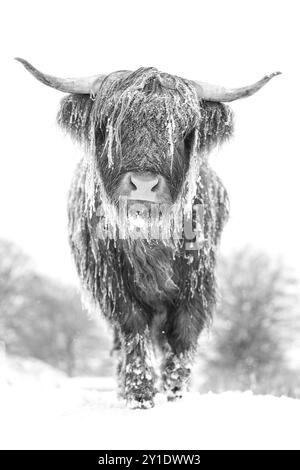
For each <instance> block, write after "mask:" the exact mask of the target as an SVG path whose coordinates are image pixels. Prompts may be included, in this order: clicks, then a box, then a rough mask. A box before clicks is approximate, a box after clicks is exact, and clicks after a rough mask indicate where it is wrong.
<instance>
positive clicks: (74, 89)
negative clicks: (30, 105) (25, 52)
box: [15, 57, 106, 94]
mask: <svg viewBox="0 0 300 470" xmlns="http://www.w3.org/2000/svg"><path fill="white" fill-rule="evenodd" d="M15 59H16V60H17V61H19V62H21V64H23V65H24V67H25V68H26V70H28V72H30V73H31V74H32V75H33V76H34V77H35V78H36V79H37V80H39V81H40V82H42V83H44V85H47V86H50V87H52V88H55V89H56V90H59V91H63V92H64V93H78V94H93V93H94V90H95V85H96V88H98V87H99V85H100V84H101V82H102V81H103V80H104V78H105V77H106V75H93V76H91V77H83V78H59V77H54V76H53V75H47V74H45V73H42V72H40V71H39V70H37V69H36V68H35V67H33V65H31V64H30V63H29V62H27V60H24V59H21V58H20V57H16V58H15Z"/></svg>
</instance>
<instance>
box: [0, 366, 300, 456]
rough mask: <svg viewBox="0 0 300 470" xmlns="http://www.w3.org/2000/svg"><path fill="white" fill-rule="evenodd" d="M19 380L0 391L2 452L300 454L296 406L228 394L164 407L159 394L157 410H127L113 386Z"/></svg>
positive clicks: (194, 396) (59, 378)
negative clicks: (282, 451)
mask: <svg viewBox="0 0 300 470" xmlns="http://www.w3.org/2000/svg"><path fill="white" fill-rule="evenodd" d="M52 372H53V371H52ZM22 374H23V375H24V370H23V372H22V373H20V374H19V376H18V378H17V379H16V377H15V378H14V379H13V378H12V377H10V380H8V381H6V383H4V384H3V385H2V387H1V390H0V393H1V402H0V414H1V428H0V448H2V449H16V448H17V449H199V450H201V449H248V448H249V449H265V448H268V449H299V448H300V438H299V432H298V423H299V422H300V401H299V400H295V399H291V398H286V397H281V398H276V397H273V396H254V395H252V393H251V392H246V393H239V392H227V393H222V394H219V395H217V394H213V393H208V394H205V395H200V394H198V393H189V394H187V395H186V396H185V398H184V399H183V400H182V401H180V402H177V403H168V402H166V401H165V398H164V397H163V396H162V395H158V396H157V400H156V407H155V408H153V409H151V410H142V411H141V410H133V411H132V410H127V409H126V408H125V407H124V403H122V402H119V401H118V400H117V397H116V394H115V392H114V389H115V384H114V381H113V380H112V379H107V380H103V379H94V378H76V379H68V378H66V377H65V376H64V375H63V374H60V373H58V375H55V374H54V376H53V381H52V382H50V380H48V379H49V375H48V379H47V380H46V381H43V380H36V377H35V378H34V377H33V378H31V379H30V378H28V376H27V379H26V380H23V381H22V380H21V375H22ZM26 375H28V370H27V373H26Z"/></svg>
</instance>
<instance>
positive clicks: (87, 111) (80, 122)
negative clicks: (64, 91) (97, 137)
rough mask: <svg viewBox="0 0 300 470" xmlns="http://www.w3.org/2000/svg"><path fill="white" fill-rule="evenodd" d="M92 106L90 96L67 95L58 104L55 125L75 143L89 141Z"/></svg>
mask: <svg viewBox="0 0 300 470" xmlns="http://www.w3.org/2000/svg"><path fill="white" fill-rule="evenodd" d="M92 106H93V100H92V99H91V98H90V96H89V95H80V94H72V95H67V96H65V97H64V98H63V99H62V101H61V103H60V109H59V112H58V114H57V123H58V125H59V126H60V127H61V128H62V129H64V130H65V131H66V132H67V133H68V134H70V135H71V137H72V138H73V139H74V140H75V141H76V142H80V143H84V142H87V141H88V139H89V132H90V115H91V110H92Z"/></svg>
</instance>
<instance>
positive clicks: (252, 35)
mask: <svg viewBox="0 0 300 470" xmlns="http://www.w3.org/2000/svg"><path fill="white" fill-rule="evenodd" d="M298 4H299V2H297V1H291V0H285V1H274V0H272V1H264V0H259V1H256V0H255V1H254V0H251V1H241V0H239V1H228V0H227V1H212V0H209V1H203V2H202V1H193V0H185V1H180V2H179V1H174V0H172V1H169V0H159V1H157V0H150V1H142V0H140V1H116V0H115V1H114V0H110V1H100V0H98V1H92V0H82V1H80V2H78V1H74V0H73V1H63V0H60V1H57V0H51V1H33V0H26V1H17V0H10V1H6V2H5V1H3V2H1V7H0V8H1V12H0V13H1V15H0V17H1V25H0V26H1V27H0V34H1V38H0V39H1V74H0V75H1V111H0V118H1V123H0V124H1V141H0V143H1V157H0V237H7V238H12V239H13V240H15V241H16V242H18V243H19V245H21V247H22V248H23V249H24V250H25V251H27V252H28V253H29V254H30V255H32V256H33V257H34V260H35V263H36V265H37V267H38V268H39V269H41V270H42V271H45V272H47V273H49V274H51V275H54V276H56V277H59V278H61V279H62V280H67V281H70V282H73V281H75V279H76V277H75V275H74V270H73V266H72V262H71V258H70V255H69V249H68V244H67V230H66V194H67V190H68V186H69V183H70V179H71V176H72V171H73V169H74V166H75V164H76V162H77V161H78V158H79V155H80V152H79V150H78V149H77V148H76V147H75V146H74V145H73V143H72V142H71V141H70V140H69V139H68V138H66V137H65V136H64V135H63V134H62V132H61V131H60V130H59V129H58V128H57V127H56V125H55V116H56V112H57V110H58V104H59V100H60V99H61V98H62V96H63V95H62V94H61V93H60V92H58V91H55V90H52V89H50V88H47V87H45V86H43V85H42V84H40V83H38V82H37V81H36V80H35V79H34V78H33V77H32V76H30V75H29V74H28V73H27V72H26V71H25V69H23V68H22V66H21V65H20V64H19V63H17V62H15V61H14V60H13V57H14V56H20V57H23V58H26V59H27V60H29V61H30V62H32V63H33V65H35V66H36V67H38V68H40V69H41V70H42V71H44V72H46V73H51V74H54V75H55V74H56V75H59V76H76V75H78V76H82V75H93V74H96V73H100V74H103V73H110V72H112V71H114V70H119V69H131V70H134V69H136V68H138V67H140V66H154V67H157V68H159V69H160V70H162V71H165V72H169V73H174V74H177V75H181V76H183V77H186V78H191V79H198V80H201V81H210V82H212V83H216V84H221V85H225V86H243V85H245V84H249V83H252V82H254V81H256V80H258V79H260V78H261V77H262V76H263V75H265V74H266V73H270V72H273V71H277V70H280V71H282V73H283V75H281V76H279V77H276V78H274V79H273V80H272V81H271V82H270V83H269V84H268V85H267V86H266V87H265V88H263V89H262V90H261V91H260V92H259V93H257V94H256V95H255V96H253V97H251V98H248V99H245V100H241V101H239V102H234V103H233V104H232V108H233V110H234V112H235V115H236V132H235V137H234V139H233V140H232V141H231V142H230V143H229V144H227V145H226V146H225V147H223V148H222V149H221V150H220V151H219V152H218V155H215V156H212V162H213V165H214V166H215V168H216V169H217V171H218V173H219V175H220V176H221V177H222V179H223V181H224V183H225V184H226V186H227V189H228V191H229V195H230V199H231V219H230V221H229V223H228V225H227V228H226V230H225V232H224V236H223V241H222V246H221V249H222V251H223V252H227V251H229V250H230V249H232V248H235V247H236V248H238V247H241V246H243V245H245V244H248V243H249V244H251V245H254V246H256V247H258V248H263V249H264V250H267V251H269V252H271V253H272V254H276V255H277V254H279V255H283V257H284V259H286V261H287V262H288V263H289V264H290V265H291V266H293V267H295V268H296V270H297V271H298V273H300V255H299V246H298V245H299V239H300V224H299V193H300V189H299V168H300V164H299V158H300V155H299V144H298V141H299V136H298V134H299V109H300V106H299V44H300V41H299V14H298Z"/></svg>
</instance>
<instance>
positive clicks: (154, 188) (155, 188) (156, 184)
mask: <svg viewBox="0 0 300 470" xmlns="http://www.w3.org/2000/svg"><path fill="white" fill-rule="evenodd" d="M157 190H158V180H157V182H156V183H155V184H154V186H153V187H152V188H151V191H153V192H155V191H157Z"/></svg>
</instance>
